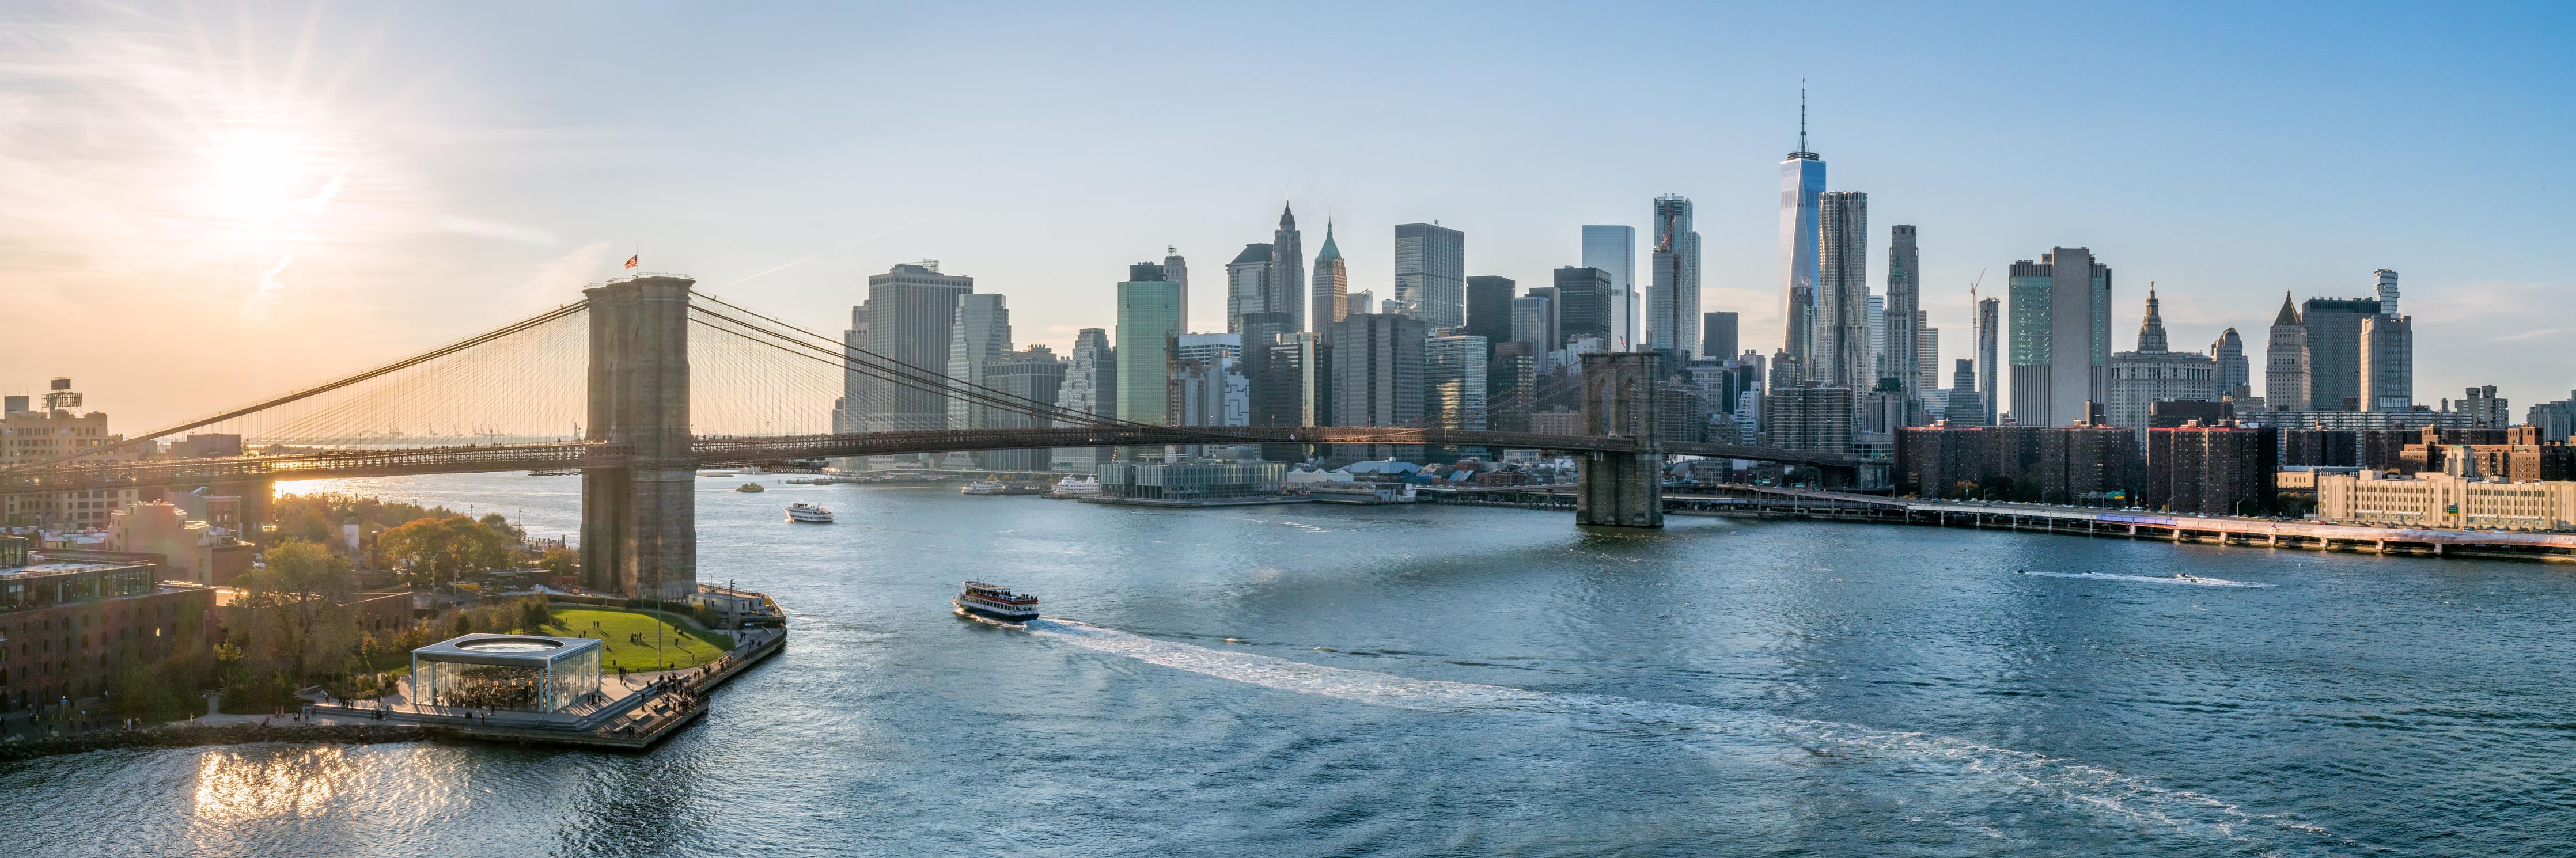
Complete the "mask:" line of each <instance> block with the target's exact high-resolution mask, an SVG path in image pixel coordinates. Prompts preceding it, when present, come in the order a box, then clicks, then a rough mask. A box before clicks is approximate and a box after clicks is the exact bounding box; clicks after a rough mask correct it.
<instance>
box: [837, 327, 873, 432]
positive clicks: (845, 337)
mask: <svg viewBox="0 0 2576 858" xmlns="http://www.w3.org/2000/svg"><path fill="white" fill-rule="evenodd" d="M867 347H868V305H867V304H865V303H862V304H860V305H858V306H856V307H851V308H850V329H849V330H846V331H842V332H841V361H842V366H844V367H848V368H847V369H843V370H842V371H841V404H840V408H839V409H838V410H839V412H840V415H841V419H838V420H834V421H832V431H834V432H865V431H867V429H866V428H865V427H863V426H861V425H859V414H860V413H861V412H860V410H859V409H860V408H861V403H863V402H865V401H866V400H867V387H868V384H869V382H871V381H873V379H870V378H868V377H867V376H864V375H860V374H859V371H858V369H857V367H858V365H859V352H860V351H862V350H865V349H866V348H867Z"/></svg>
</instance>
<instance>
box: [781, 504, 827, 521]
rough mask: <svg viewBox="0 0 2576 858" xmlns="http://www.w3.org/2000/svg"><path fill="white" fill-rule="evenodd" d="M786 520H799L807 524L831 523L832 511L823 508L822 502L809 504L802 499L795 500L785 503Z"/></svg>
mask: <svg viewBox="0 0 2576 858" xmlns="http://www.w3.org/2000/svg"><path fill="white" fill-rule="evenodd" d="M787 520H788V521H801V522H805V523H807V524H831V523H832V511H831V510H830V509H828V508H825V507H824V506H823V505H822V504H811V503H806V502H804V501H797V502H795V503H791V504H788V505H787Z"/></svg>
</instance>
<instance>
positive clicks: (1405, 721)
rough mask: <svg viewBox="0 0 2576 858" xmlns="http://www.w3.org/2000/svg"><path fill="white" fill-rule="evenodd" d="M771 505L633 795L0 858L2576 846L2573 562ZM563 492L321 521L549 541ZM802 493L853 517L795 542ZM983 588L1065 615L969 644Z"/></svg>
mask: <svg viewBox="0 0 2576 858" xmlns="http://www.w3.org/2000/svg"><path fill="white" fill-rule="evenodd" d="M754 479H758V480H760V481H761V482H763V483H764V484H767V485H768V486H769V487H770V488H771V491H769V492H767V493H763V494H738V493H735V492H732V491H729V489H731V488H732V487H733V486H734V485H735V484H736V483H737V482H739V480H732V479H701V480H700V487H701V494H700V496H699V507H698V511H699V539H700V562H701V567H702V568H701V577H702V578H703V579H706V580H711V581H717V582H722V581H726V580H738V581H739V582H740V583H741V584H742V585H743V586H745V587H751V588H756V589H761V590H766V591H768V592H770V593H772V594H774V595H776V596H777V597H778V598H779V599H780V600H781V601H782V602H784V604H785V605H786V606H787V608H788V609H789V612H790V614H791V617H792V619H791V623H792V629H793V639H792V641H791V643H790V646H789V649H788V651H787V652H786V653H785V654H784V656H783V657H782V658H779V659H777V660H775V661H773V662H771V663H770V664H768V665H765V666H763V667H761V668H760V669H758V670H757V671H755V672H753V673H752V674H750V675H748V676H747V677H745V678H744V679H742V680H739V681H737V682H736V683H734V684H733V685H732V686H730V687H729V688H727V689H726V690H725V691H723V692H722V693H721V694H719V695H718V697H717V699H716V701H715V703H714V707H713V710H712V712H711V713H710V715H709V716H708V718H707V719H706V720H705V721H703V722H702V723H699V724H697V725H695V726H692V727H690V728H688V729H687V730H685V731H683V732H681V733H680V734H678V735H676V736H674V737H673V738H672V739H671V740H670V741H668V742H667V743H665V744H663V745H662V746H660V747H659V748H657V749H655V750H653V751H652V752H650V753H645V754H640V755H620V754H606V753H593V752H581V751H568V750H554V749H541V748H522V747H515V746H494V745H470V744H436V743H414V744H394V745H378V746H362V747H342V746H305V745H291V744H279V745H250V746H233V747H214V748H196V749H165V750H150V751H112V752H99V753H91V754H84V755H79V756H70V757H56V758H48V759H41V760H36V761H33V762H24V763H14V764H0V843H5V844H7V845H6V847H5V848H0V852H5V853H6V854H9V855H13V856H17V855H27V856H101V855H173V856H177V855H190V856H194V855H260V856H358V855H387V856H395V855H399V856H415V855H429V856H525V855H565V856H592V855H598V856H610V855H615V856H627V855H689V856H734V855H749V856H762V857H763V858H773V856H804V855H885V856H917V855H969V854H1002V853H1012V854H1030V855H1068V856H1072V855H1110V854H1174V855H1247V856H1255V855H1257V856H1271V855H1496V854H1508V855H1602V854H1620V855H1823V856H1840V855H1856V856H1858V855H1866V856H1896V855H1944V856H1948V855H2016V856H2018V855H2069V856H2076V855H2082V856H2098V855H2141V856H2143V855H2156V856H2172V855H2185V856H2197V855H2361V854H2399V855H2544V854H2554V855H2564V854H2568V851H2569V850H2576V775H2571V769H2576V763H2571V760H2576V622H2571V619H2570V618H2571V617H2576V567H2569V566H2564V565H2541V564H2533V563H2511V562H2496V561H2465V560H2432V559H2406V558H2378V557H2368V556H2357V555H2319V554H2315V553H2308V552H2298V551H2278V552H2275V551H2266V550H2255V549H2243V548H2220V547H2204V546H2176V545H2170V544H2163V543H2152V542H2127V541H2119V540H2103V539H2087V538H2081V537H2070V536H2044V535H2030V534H2011V533H1997V532H1976V531H1962V530H1937V529H1925V528H1893V527H1885V526H1874V525H1851V524H1819V523H1779V522H1770V523H1765V522H1744V521H1732V520H1716V519H1702V518H1676V519H1673V520H1672V526H1671V527H1669V528H1667V529H1665V530H1663V531H1661V532H1653V533H1613V532H1607V531H1601V532H1585V531H1583V530H1579V529H1578V528H1576V527H1575V526H1574V524H1573V522H1572V516H1571V515H1570V514H1566V513H1549V512H1534V511H1520V510H1502V509H1478V508H1443V507H1403V508H1391V507H1390V508H1344V507H1325V506H1312V505H1309V506H1284V507H1251V508H1234V509H1215V510H1200V511H1168V510H1151V511H1148V510H1130V509H1121V508H1114V507H1102V506H1093V505H1084V504H1077V503H1072V502H1066V501H1046V500H1041V499H1038V498H1033V497H961V496H959V495H958V494H957V493H956V491H955V490H954V488H953V487H950V488H938V489H874V488H856V487H849V486H836V487H819V488H818V487H805V486H788V485H784V484H783V483H782V482H781V479H782V478H781V477H778V476H775V475H764V476H760V477H755V478H754ZM576 485H577V481H576V480H575V479H573V478H560V477H558V478H538V477H527V476H517V475H501V476H458V477H426V478H406V479H402V480H380V481H353V482H349V483H336V484H331V485H329V486H306V487H302V488H303V489H305V490H312V489H315V488H329V489H337V490H345V491H358V492H364V493H372V494H378V495H381V496H384V497H388V498H396V499H417V500H420V501H422V502H430V503H439V504H445V505H449V506H452V507H455V508H458V509H460V510H461V509H465V508H466V507H467V506H468V505H471V506H472V507H473V508H474V510H475V511H477V512H492V511H496V510H497V511H500V512H502V513H504V514H508V515H511V516H513V517H515V518H520V519H522V520H523V521H524V522H525V523H526V524H527V526H528V527H529V529H530V530H531V531H532V532H535V533H537V534H540V535H553V534H556V533H564V532H572V531H575V530H576V521H577V516H578V510H577V508H576V506H575V504H576V499H577V495H576V492H575V487H576ZM796 500H810V501H819V502H822V503H825V504H827V505H829V506H831V507H833V508H834V509H835V510H837V511H838V513H839V516H840V523H839V524H835V525H830V526H816V525H795V524H789V523H787V522H786V521H785V520H784V518H783V516H782V514H781V512H780V510H781V508H782V507H784V506H785V505H786V504H787V503H789V502H790V501H796ZM2016 568H2026V569H2030V570H2033V571H2036V572H2042V573H2051V574H2016V573H2015V572H2014V570H2015V569H2016ZM2087 571H2091V572H2093V573H2095V574H2094V575H2092V576H2083V575H2081V573H2084V572H2087ZM2175 572H2187V573H2190V574H2194V575H2198V576H2203V577H2206V578H2213V579H2219V581H2217V582H2210V583H2205V584H2195V583H2190V582H2183V581H2176V580H2173V579H2170V578H2163V576H2169V575H2171V574H2172V573H2175ZM2070 576H2071V577H2070ZM970 577H975V578H983V579H986V580H993V581H998V582H1002V583H1006V584H1009V585H1012V586H1014V587H1018V588H1021V589H1024V590H1030V591H1034V592H1036V593H1038V594H1040V595H1041V596H1043V597H1044V598H1045V600H1046V602H1045V610H1046V613H1047V614H1049V615H1050V616H1052V617H1059V618H1063V620H1064V621H1063V622H1052V623H1041V624H1039V626H1038V627H1037V628H1036V629H1035V630H1034V631H1032V632H1027V633H1022V632H1010V631H1002V630H997V629H992V628H988V627H984V626H979V625H974V624H970V623H965V622H961V621H959V620H958V619H956V618H955V617H952V616H950V615H949V611H948V606H947V604H946V600H947V599H948V598H949V597H950V596H951V595H953V594H954V593H955V591H956V589H957V582H958V581H959V580H960V579H963V578H970ZM2160 578H2161V579H2162V580H2158V579H2160ZM2221 582H2233V583H2234V584H2237V585H2241V586H2231V585H2228V584H2225V583H2221Z"/></svg>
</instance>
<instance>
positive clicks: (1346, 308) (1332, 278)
mask: <svg viewBox="0 0 2576 858" xmlns="http://www.w3.org/2000/svg"><path fill="white" fill-rule="evenodd" d="M1350 292H1351V267H1350V265H1349V264H1347V263H1345V262H1343V261H1342V248H1341V247H1340V246H1339V245H1336V244H1334V243H1333V222H1332V221H1330V220H1326V221H1324V248H1323V249H1322V250H1318V251H1315V283H1314V292H1313V297H1314V301H1315V309H1314V313H1313V315H1311V316H1310V317H1309V318H1310V319H1311V320H1312V324H1313V325H1314V327H1315V333H1318V334H1325V335H1327V336H1328V337H1329V335H1330V334H1331V333H1332V330H1333V323H1334V322H1338V321H1341V320H1342V317H1343V316H1347V315H1350V314H1351V312H1352V311H1354V310H1358V311H1361V312H1366V308H1362V307H1353V306H1351V305H1350ZM1326 341H1327V342H1330V340H1329V339H1327V340H1326Z"/></svg>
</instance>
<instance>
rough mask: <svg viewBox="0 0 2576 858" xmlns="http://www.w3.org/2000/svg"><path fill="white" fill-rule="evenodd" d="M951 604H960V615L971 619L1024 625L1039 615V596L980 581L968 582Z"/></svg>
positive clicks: (958, 607)
mask: <svg viewBox="0 0 2576 858" xmlns="http://www.w3.org/2000/svg"><path fill="white" fill-rule="evenodd" d="M948 604H951V605H954V606H956V607H957V615H958V616H961V617H965V618H967V619H970V620H991V621H994V622H999V623H1007V624H1021V623H1027V622H1028V621H1030V620H1034V619H1037V618H1038V597H1036V596H1032V595H1029V594H1027V593H1013V592H1011V588H1009V587H1004V586H1001V585H998V584H986V583H983V582H981V581H968V582H966V588H965V589H964V590H961V591H959V592H958V593H957V598H956V599H954V600H951V601H950V602H949V603H948Z"/></svg>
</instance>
